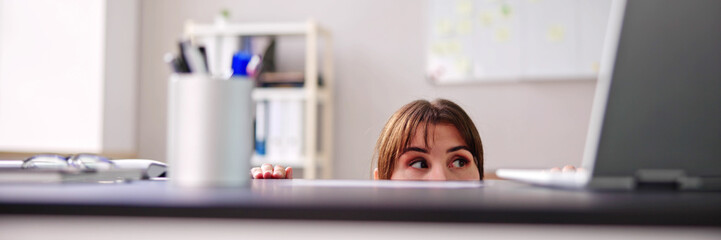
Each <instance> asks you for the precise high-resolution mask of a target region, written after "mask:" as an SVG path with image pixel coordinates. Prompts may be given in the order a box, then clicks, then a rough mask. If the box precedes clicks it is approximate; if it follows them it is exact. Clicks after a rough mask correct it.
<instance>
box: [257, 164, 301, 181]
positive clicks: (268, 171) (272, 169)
mask: <svg viewBox="0 0 721 240" xmlns="http://www.w3.org/2000/svg"><path fill="white" fill-rule="evenodd" d="M250 175H251V177H253V178H254V179H292V178H293V168H291V167H287V168H284V167H283V166H281V165H275V166H273V165H272V164H268V163H265V164H263V165H261V166H260V167H254V168H251V169H250Z"/></svg>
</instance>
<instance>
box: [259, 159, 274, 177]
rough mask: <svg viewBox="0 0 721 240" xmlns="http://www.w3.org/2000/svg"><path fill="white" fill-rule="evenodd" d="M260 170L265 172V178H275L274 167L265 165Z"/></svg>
mask: <svg viewBox="0 0 721 240" xmlns="http://www.w3.org/2000/svg"><path fill="white" fill-rule="evenodd" d="M260 170H262V171H263V178H266V179H270V178H273V165H270V164H268V163H264V164H263V165H261V166H260Z"/></svg>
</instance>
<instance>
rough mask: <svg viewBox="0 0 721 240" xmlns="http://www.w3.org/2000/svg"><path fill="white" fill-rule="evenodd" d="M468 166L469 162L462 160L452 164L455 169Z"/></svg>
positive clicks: (454, 161)
mask: <svg viewBox="0 0 721 240" xmlns="http://www.w3.org/2000/svg"><path fill="white" fill-rule="evenodd" d="M466 164H468V160H466V159H462V158H459V159H456V160H453V162H452V163H451V165H452V166H453V167H455V168H462V167H465V166H466Z"/></svg>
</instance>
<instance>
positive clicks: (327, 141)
mask: <svg viewBox="0 0 721 240" xmlns="http://www.w3.org/2000/svg"><path fill="white" fill-rule="evenodd" d="M185 35H186V36H187V37H190V38H191V39H193V38H197V37H228V36H238V37H240V36H299V37H304V38H305V44H306V47H305V70H304V71H305V83H304V84H303V87H302V88H256V89H255V90H254V91H253V96H252V97H253V100H255V101H264V100H302V101H304V108H303V110H304V114H303V116H304V119H303V120H304V121H303V124H304V125H305V126H304V129H303V130H304V131H303V134H304V145H303V146H304V149H303V156H302V157H301V159H302V163H303V164H302V166H293V165H291V166H292V167H296V168H297V167H301V168H302V169H303V177H304V178H306V179H314V178H318V177H322V178H332V169H333V166H332V160H331V157H332V156H333V152H332V151H333V139H332V128H333V117H332V116H333V101H332V99H333V94H332V93H333V92H332V89H333V83H334V79H333V39H332V37H331V34H330V32H329V31H327V30H326V29H323V28H322V27H320V26H319V25H318V24H317V23H316V22H315V21H313V20H307V21H305V22H287V23H226V24H222V25H217V24H197V23H194V22H192V21H189V22H187V23H186V25H185ZM321 38H322V40H323V46H322V47H323V49H322V50H323V51H322V54H323V57H322V60H323V61H322V62H319V56H318V55H319V51H318V50H319V40H320V39H321ZM320 64H322V66H323V68H322V71H323V73H322V74H323V86H322V87H319V86H318V70H319V65H320ZM319 104H322V105H323V111H322V112H321V111H320V108H319ZM319 113H320V116H319ZM319 118H321V119H319ZM319 120H320V121H319ZM319 123H323V125H322V126H320V129H319V126H318V125H319ZM319 130H320V131H319ZM319 132H320V133H321V134H322V136H318V135H319ZM319 137H321V140H322V141H321V142H322V146H321V148H320V151H319V150H318V149H319V148H318V142H319V141H318V138H319ZM254 158H257V155H255V154H254ZM264 160H265V161H267V162H284V161H283V159H264ZM253 161H255V162H258V161H259V159H254V160H253ZM260 161H263V160H260ZM319 170H320V172H321V173H322V175H320V174H319Z"/></svg>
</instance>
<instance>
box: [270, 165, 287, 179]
mask: <svg viewBox="0 0 721 240" xmlns="http://www.w3.org/2000/svg"><path fill="white" fill-rule="evenodd" d="M273 178H275V179H283V178H285V168H283V166H281V165H275V167H274V168H273Z"/></svg>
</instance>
